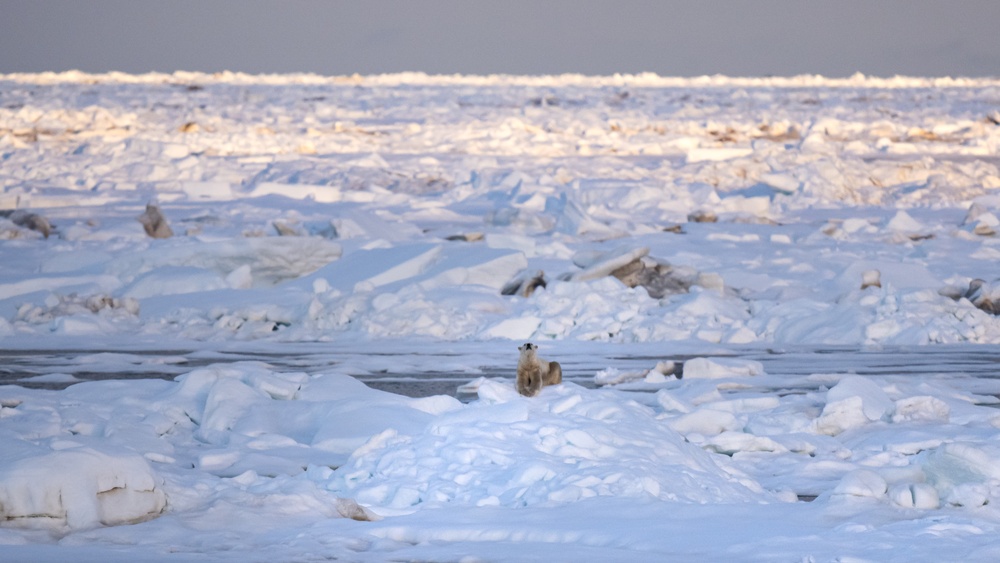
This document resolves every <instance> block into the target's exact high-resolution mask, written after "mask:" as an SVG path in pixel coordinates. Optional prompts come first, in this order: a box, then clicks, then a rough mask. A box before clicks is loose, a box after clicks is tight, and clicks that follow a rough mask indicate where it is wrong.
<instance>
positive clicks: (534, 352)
mask: <svg viewBox="0 0 1000 563" xmlns="http://www.w3.org/2000/svg"><path fill="white" fill-rule="evenodd" d="M517 349H518V350H520V352H521V357H520V358H519V359H518V360H517V392H518V393H520V394H522V395H524V396H525V397H534V396H535V395H537V394H538V392H539V391H541V390H542V387H544V386H546V385H556V384H558V383H562V366H560V365H559V362H547V361H545V360H543V359H541V358H539V357H538V346H535V345H534V344H532V343H531V342H528V343H526V344H524V345H523V346H518V347H517Z"/></svg>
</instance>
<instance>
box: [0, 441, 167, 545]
mask: <svg viewBox="0 0 1000 563" xmlns="http://www.w3.org/2000/svg"><path fill="white" fill-rule="evenodd" d="M165 505H166V497H165V495H164V493H163V490H162V489H161V487H160V479H159V478H158V477H157V476H156V474H155V473H154V472H153V470H152V468H151V467H150V466H149V462H148V461H146V459H145V458H143V457H142V456H141V455H139V454H136V453H132V452H128V451H124V450H117V449H112V448H102V449H95V448H83V447H77V448H70V449H64V450H59V451H54V452H50V453H46V454H41V455H27V456H24V457H18V456H16V455H15V456H11V455H10V453H6V454H5V458H4V459H3V460H2V461H0V516H2V517H3V518H4V519H7V520H19V521H20V522H22V523H24V524H42V525H44V524H47V523H50V524H55V525H66V526H68V527H69V528H72V529H81V528H91V527H94V526H98V525H101V524H104V525H108V526H114V525H118V524H126V523H132V522H139V521H142V520H146V519H149V518H152V517H155V516H156V515H158V514H159V513H160V512H162V511H163V508H164V506H165Z"/></svg>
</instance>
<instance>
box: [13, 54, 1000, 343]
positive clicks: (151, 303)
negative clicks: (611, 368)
mask: <svg viewBox="0 0 1000 563" xmlns="http://www.w3.org/2000/svg"><path fill="white" fill-rule="evenodd" d="M2 79H3V80H4V83H5V84H6V85H8V86H9V97H10V98H11V100H12V102H11V103H10V104H7V105H6V106H5V107H3V108H0V123H2V124H3V126H2V127H0V133H2V134H0V145H2V146H3V147H5V148H4V149H3V150H4V154H5V161H4V162H5V175H4V178H3V184H2V193H0V207H3V208H7V209H12V208H17V209H18V213H21V214H22V215H23V214H24V213H31V211H30V210H34V211H35V212H37V214H36V216H44V218H45V220H46V222H47V223H50V224H51V225H50V226H51V227H52V229H53V230H52V231H51V233H52V234H53V235H57V236H58V241H54V240H51V239H52V238H54V237H52V236H50V240H43V239H42V238H41V236H40V235H38V234H37V233H35V231H31V230H29V229H27V228H25V227H23V226H19V225H17V224H15V223H13V222H10V221H9V220H8V219H3V218H0V239H9V241H8V242H7V244H5V245H4V250H3V252H4V256H3V258H4V263H5V264H8V265H10V267H8V268H6V269H5V272H4V275H3V277H2V279H0V299H2V300H0V317H2V318H3V319H4V323H5V324H4V326H5V327H6V326H7V325H11V326H10V329H9V330H8V329H6V328H5V329H4V330H3V333H4V334H8V333H10V334H13V335H21V336H24V337H33V336H37V335H40V334H47V333H50V332H53V331H54V332H57V333H63V332H66V333H67V334H71V333H76V334H87V333H90V332H92V331H91V330H86V329H85V328H84V327H87V326H91V327H93V329H94V330H106V331H111V332H119V333H122V334H133V333H139V334H143V335H146V336H149V337H156V336H157V335H163V334H178V335H180V336H182V337H184V338H194V339H231V338H236V339H245V338H265V337H266V338H278V339H283V340H311V339H316V338H325V337H328V336H329V334H330V333H331V332H342V331H347V332H352V333H359V334H362V335H367V336H374V337H381V336H387V335H393V336H401V335H407V334H411V335H423V336H434V337H437V338H442V339H491V338H534V339H545V338H556V339H567V338H568V339H600V340H612V341H622V342H629V341H638V342H642V341H658V340H677V339H691V340H703V341H709V342H724V343H734V344H742V343H752V342H768V343H770V342H775V343H785V344H790V343H810V344H819V343H823V344H924V343H935V342H963V341H971V342H997V341H1000V325H998V321H997V320H996V319H995V318H994V317H992V316H990V315H982V314H978V313H977V312H976V311H975V310H974V308H972V307H970V303H969V301H968V300H962V299H961V297H962V295H961V293H962V292H960V293H959V295H958V297H957V298H956V299H954V300H949V299H948V298H947V295H938V294H937V292H939V291H942V292H944V293H946V294H948V295H951V294H950V293H948V292H949V291H950V290H949V288H950V287H953V286H957V287H960V288H964V287H968V285H969V282H970V281H973V280H976V279H981V280H984V283H986V284H989V283H991V280H994V279H997V278H998V277H1000V270H997V269H996V268H994V267H993V266H992V265H991V264H992V258H995V255H996V254H997V253H996V250H995V248H994V247H995V244H994V243H995V240H994V238H993V234H992V231H991V229H992V227H991V225H994V223H995V222H996V221H994V219H995V217H994V216H993V215H994V211H995V210H996V209H997V208H998V200H997V199H996V197H995V196H993V195H992V190H994V189H996V188H997V187H1000V173H998V172H997V169H996V166H995V165H993V164H991V162H990V161H989V160H988V159H980V158H978V157H980V156H988V155H990V154H993V153H994V152H995V148H996V145H997V139H998V135H1000V133H998V131H997V127H996V126H995V124H993V123H992V122H990V121H988V119H984V117H983V116H985V115H988V114H990V111H992V108H990V107H988V104H985V103H984V102H983V101H982V100H983V95H982V93H983V92H986V91H988V90H989V89H990V88H993V87H995V85H994V84H993V83H991V82H989V81H984V80H973V81H967V80H938V79H935V80H929V79H904V78H899V79H894V80H883V79H876V78H868V77H852V78H850V79H845V80H825V79H818V78H816V77H797V78H791V79H730V78H722V77H713V78H701V79H688V80H680V79H672V78H662V77H656V76H651V75H638V76H618V77H607V78H588V77H579V76H562V77H548V78H525V77H489V78H479V77H428V76H424V75H419V74H412V75H410V74H407V75H394V76H383V77H364V78H358V79H357V80H353V79H352V80H350V81H346V82H340V81H337V80H331V79H325V78H322V77H313V76H288V77H284V78H279V77H258V78H253V77H248V76H244V75H238V74H230V73H223V74H220V75H217V76H207V75H200V74H196V73H195V74H192V73H178V74H175V75H146V76H136V77H133V76H127V75H119V74H112V75H95V76H89V75H82V74H79V73H66V74H60V75H11V76H7V77H2ZM255 80H256V81H257V82H256V83H255ZM411 80H412V81H413V82H410V81H411ZM359 88H360V89H359ZM927 88H944V89H947V93H944V90H934V89H930V90H928V89H927ZM83 89H89V90H88V92H90V93H89V94H88V96H87V97H86V99H88V100H91V103H93V104H94V105H92V106H89V107H86V108H76V107H72V105H69V104H68V103H67V102H66V101H65V100H66V99H67V98H66V97H65V96H64V95H63V93H64V92H80V91H82V90H83ZM237 90H239V91H246V92H249V93H252V94H253V95H249V96H245V97H242V98H240V97H235V98H234V97H231V96H230V94H231V93H232V92H234V91H237ZM265 90H266V91H267V92H268V95H267V96H257V94H259V93H261V92H264V91H265ZM918 93H919V95H921V96H924V97H923V98H921V100H922V101H921V102H920V103H919V104H917V103H915V102H913V101H912V100H913V99H914V98H913V96H915V95H917V94H918ZM732 96H736V97H737V98H736V99H739V100H744V101H746V103H743V102H741V103H737V104H733V103H731V102H730V98H731V97H732ZM304 99H305V100H312V101H303V100H304ZM536 99H545V100H549V101H548V102H546V103H545V104H543V105H536V104H533V103H532V102H531V100H536ZM372 100H378V103H377V104H373V103H372ZM749 100H753V103H752V104H750V105H746V104H748V103H749ZM14 101H16V102H17V103H14ZM133 102H135V103H133ZM550 102H551V103H550ZM562 102H565V103H562ZM570 102H572V103H570ZM873 103H875V104H876V107H875V109H872V108H873V106H872V104H873ZM137 107H140V108H144V109H141V110H136V108H137ZM196 107H197V110H195V108H196ZM177 108H181V109H177ZM413 108H419V109H416V110H415V109H413ZM414 112H415V113H414ZM889 115H893V116H895V117H894V118H889V117H887V116H889ZM307 145H308V146H307ZM307 149H308V150H307ZM149 201H158V202H159V206H158V207H157V209H159V210H160V211H161V212H162V214H163V215H164V216H165V218H166V219H167V220H168V221H169V222H170V224H171V225H172V227H173V230H174V231H176V232H175V236H174V237H172V238H170V239H163V240H145V239H144V238H143V237H142V229H141V226H140V225H138V224H137V223H136V221H135V217H136V216H137V215H138V214H139V212H140V211H141V210H142V209H143V208H144V206H145V205H146V204H147V203H148V202H149ZM697 212H705V213H708V214H710V215H712V216H713V217H715V218H716V221H717V222H714V223H685V220H686V218H687V217H689V216H691V215H692V214H694V213H697ZM963 214H964V216H965V218H964V220H963V219H962V215H963ZM279 232H280V233H281V234H284V235H289V236H280V237H279V236H276V235H277V234H279ZM466 232H476V234H477V237H476V238H472V239H465V238H461V239H455V238H454V237H455V235H457V234H461V233H466ZM331 238H334V239H336V240H335V241H334V240H330V239H331ZM463 244H464V245H467V248H468V250H460V249H459V248H460V247H461V246H462V245H463ZM421 247H422V248H426V249H427V251H428V252H431V253H432V254H427V255H426V256H424V258H422V259H420V260H418V261H416V262H409V260H410V258H415V257H409V258H408V257H407V256H406V253H407V252H409V251H410V250H414V249H417V248H421ZM394 248H395V249H396V250H392V249H394ZM432 248H433V250H431V249H432ZM487 248H489V249H494V250H499V249H508V250H512V251H515V253H516V252H520V253H521V254H522V255H523V256H522V257H520V258H518V257H516V256H511V257H509V258H507V259H504V260H499V261H494V260H493V255H489V254H487V250H486V249H487ZM406 249H410V250H406ZM647 249H648V251H647ZM29 250H30V252H29ZM378 251H382V252H378ZM29 254H30V255H31V257H29V256H28V255H29ZM355 254H356V256H355V257H354V258H351V256H352V255H355ZM594 254H604V255H605V260H604V261H603V262H600V261H599V262H597V263H595V262H590V263H589V264H587V265H586V266H584V267H581V266H580V265H579V264H581V263H584V262H581V261H580V260H579V259H578V258H579V257H580V256H585V255H594ZM35 256H37V257H38V258H34V257H35ZM338 257H342V258H343V259H344V260H345V261H348V260H353V263H355V264H359V263H363V267H362V268H363V271H364V272H367V273H365V274H362V273H361V272H344V271H339V272H335V271H334V270H335V268H334V269H333V270H330V275H328V276H325V277H322V276H320V277H313V278H311V280H312V281H315V282H316V285H315V286H314V287H312V288H309V287H305V285H304V284H302V283H298V284H296V283H295V282H296V281H297V280H301V279H303V276H307V275H308V274H310V273H311V272H314V271H316V270H319V269H321V268H324V267H329V268H333V264H335V263H336V260H338ZM421 260H422V261H421ZM636 260H639V261H638V262H636ZM618 262H621V263H620V264H619V263H618ZM446 263H448V264H450V266H448V271H447V273H445V271H444V270H443V269H442V268H444V267H445V266H444V264H446ZM171 267H173V268H175V269H171ZM177 267H183V268H193V269H187V270H179V269H176V268H177ZM435 268H437V271H438V273H439V274H441V275H440V277H438V279H437V280H435V281H434V282H430V281H428V279H429V277H430V272H431V270H434V269H435ZM621 269H624V270H621ZM625 270H635V271H625ZM872 270H878V271H879V273H880V274H881V276H880V277H881V286H882V287H881V288H879V287H877V286H876V285H875V284H866V285H868V286H869V287H868V288H867V289H865V290H864V291H861V290H860V289H859V288H860V287H861V285H862V284H863V280H864V279H865V278H864V275H865V274H866V273H868V272H870V271H872ZM615 271H617V272H618V277H619V278H620V279H622V280H623V281H624V282H625V286H626V287H624V288H623V287H621V286H619V285H615V284H613V283H608V282H606V281H602V280H601V278H602V277H603V276H605V275H606V274H608V273H613V272H615ZM537 272H541V279H542V280H544V281H545V283H546V287H545V288H544V289H543V291H540V292H537V293H534V294H533V295H532V296H531V297H523V296H516V293H517V292H516V291H515V292H514V294H513V295H515V296H514V297H510V298H497V297H496V295H495V294H493V289H494V287H496V286H498V285H499V286H501V287H502V285H503V284H505V283H506V282H509V281H512V280H514V279H517V276H518V275H525V276H529V275H531V276H533V277H535V278H538V276H535V275H534V274H533V273H537ZM677 273H681V274H682V275H680V276H679V277H678V278H676V279H675V278H672V277H671V276H672V275H674V274H677ZM699 274H700V275H699ZM340 276H345V277H343V278H341V277H340ZM321 277H322V280H325V281H319V280H320V278H321ZM366 279H368V280H370V281H371V282H372V285H371V286H369V285H368V284H367V283H362V282H365V280H366ZM389 279H392V280H393V281H394V282H395V283H391V284H390V283H383V281H384V280H389ZM347 280H353V283H350V282H349V281H347ZM570 282H573V283H570ZM539 286H540V284H535V285H533V287H539ZM269 287H270V288H273V291H271V292H267V291H261V290H264V289H267V288H269ZM689 289H690V290H691V291H690V292H688V290H689ZM248 290H253V291H252V292H247V291H248ZM705 290H709V291H705ZM720 290H721V291H722V295H721V296H716V295H714V294H712V292H714V291H720ZM71 295H73V296H74V297H72V299H80V300H87V299H89V298H91V297H92V296H97V295H107V296H109V297H111V298H112V299H121V298H125V297H128V296H133V297H136V298H138V299H140V301H142V303H140V309H141V313H139V314H135V315H133V319H132V322H106V321H107V319H87V318H86V314H85V313H82V312H76V313H68V312H67V311H66V310H65V308H63V309H59V308H55V307H51V306H46V305H44V302H45V301H47V300H48V301H50V302H51V301H52V300H53V299H55V300H67V299H70V296H71ZM970 297H972V295H971V294H970ZM569 302H573V303H576V304H578V305H577V306H571V305H569V304H568V303H569ZM394 303H403V304H411V303H412V304H414V305H413V306H412V307H409V308H407V307H395V306H393V305H392V304H394ZM25 304H30V306H31V307H33V308H34V309H33V310H36V312H37V311H41V314H36V313H32V314H27V313H26V312H24V313H21V314H18V313H17V311H18V309H19V308H20V307H21V306H23V305H25ZM419 304H434V305H436V306H437V307H436V311H435V312H434V313H432V314H428V312H427V308H424V307H421V306H419ZM974 304H978V303H974ZM978 305H981V304H978ZM46 307H47V308H46ZM980 308H982V309H984V310H985V311H987V312H989V313H991V312H992V311H991V310H990V309H989V307H987V306H985V305H984V306H982V307H980ZM611 311H614V313H612V312H611ZM390 312H391V313H390ZM94 314H96V315H98V316H99V315H100V314H101V313H94ZM57 317H67V320H56V318H57ZM387 322H388V323H389V324H388V325H386V324H385V323H387Z"/></svg>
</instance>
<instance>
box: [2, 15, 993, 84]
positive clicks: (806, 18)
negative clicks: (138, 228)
mask: <svg viewBox="0 0 1000 563" xmlns="http://www.w3.org/2000/svg"><path fill="white" fill-rule="evenodd" d="M998 23H1000V0H837V1H811V0H755V1H750V0H748V1H735V0H730V1H712V0H685V1H680V0H662V1H654V0H648V1H646V0H634V1H629V0H620V1H611V0H490V1H481V0H431V1H426V0H398V1H391V0H356V1H350V2H348V1H339V0H283V1H262V0H182V1H172V0H171V1H168V0H154V1H150V0H0V73H7V72H36V71H47V70H52V71H61V70H70V69H79V70H84V71H88V72H104V71H110V70H120V71H125V72H133V73H136V72H148V71H163V72H172V71H174V70H195V71H206V72H214V71H219V70H233V71H243V72H250V73H270V72H298V71H303V72H315V73H319V74H328V75H330V74H333V75H340V74H351V73H355V72H357V73H361V74H372V73H383V72H398V71H407V70H417V71H424V72H428V73H432V74H437V73H470V74H489V73H509V74H552V73H563V72H579V73H584V74H611V73H615V72H621V73H634V72H644V71H649V72H655V73H657V74H661V75H679V76H692V75H701V74H717V73H718V74H728V75H736V76H763V75H794V74H803V73H809V74H823V75H827V76H847V75H850V74H853V73H854V72H863V73H865V74H869V75H875V76H891V75H895V74H905V75H915V76H1000V33H998V31H997V28H996V26H997V25H998Z"/></svg>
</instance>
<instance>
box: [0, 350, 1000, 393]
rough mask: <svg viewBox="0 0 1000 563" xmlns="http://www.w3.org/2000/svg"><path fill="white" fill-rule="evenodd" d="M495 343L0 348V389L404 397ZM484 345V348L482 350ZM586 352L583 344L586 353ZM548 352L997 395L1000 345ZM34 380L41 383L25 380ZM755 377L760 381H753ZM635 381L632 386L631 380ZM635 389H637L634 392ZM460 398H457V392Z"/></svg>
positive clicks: (510, 365) (452, 389)
mask: <svg viewBox="0 0 1000 563" xmlns="http://www.w3.org/2000/svg"><path fill="white" fill-rule="evenodd" d="M508 347H509V346H506V347H504V346H498V345H486V344H478V345H469V346H462V345H456V346H453V347H450V348H449V346H448V345H439V346H433V347H429V348H428V349H421V348H420V347H419V346H412V347H411V348H410V349H399V350H398V351H395V352H392V353H386V352H384V351H382V352H379V353H372V352H365V351H352V350H350V349H342V350H331V349H330V347H329V346H326V345H319V344H314V345H298V346H296V347H293V348H291V349H289V350H288V351H281V350H269V351H266V352H258V351H248V350H236V351H233V350H228V351H227V350H207V349H204V348H203V349H200V350H193V349H163V350H150V349H128V350H121V351H110V350H42V349H35V350H31V349H22V350H0V385H6V384H14V385H20V386H23V387H28V388H36V389H63V388H65V387H68V386H69V385H72V384H73V383H76V382H78V381H92V380H104V379H119V380H122V379H150V378H159V379H173V378H175V377H176V376H178V375H181V374H184V373H187V372H189V371H192V370H194V369H197V368H199V367H204V366H208V365H212V364H227V363H235V362H243V361H257V362H263V363H266V364H267V365H268V366H269V367H270V369H272V370H274V371H279V372H305V373H309V374H320V373H324V372H331V371H335V372H338V373H348V374H350V375H353V376H354V377H356V378H357V379H359V380H361V381H363V382H364V383H365V384H367V385H369V386H370V387H373V388H375V389H380V390H384V391H390V392H392V393H397V394H401V395H406V396H410V397H426V396H431V395H452V396H460V395H459V393H458V392H457V389H458V387H459V386H460V385H462V384H464V383H467V382H469V381H471V380H473V379H475V378H477V377H481V376H485V377H506V378H510V379H513V377H514V366H515V364H516V361H517V357H516V351H514V352H511V351H510V350H507V348H508ZM484 350H485V351H484ZM588 350H589V349H588ZM558 352H559V350H558V349H556V354H557V355H556V356H555V357H554V358H553V359H556V358H558V360H559V361H560V363H561V364H562V366H563V374H564V380H566V381H572V382H574V383H576V384H579V385H582V386H584V387H594V374H595V373H597V372H598V371H600V370H602V369H606V368H608V367H614V368H617V369H619V370H621V371H641V370H644V369H649V368H651V367H653V366H654V365H655V364H656V363H657V362H659V361H663V360H672V361H674V362H675V363H676V365H677V370H676V371H677V373H678V375H680V373H681V366H682V365H683V362H684V361H685V360H687V359H689V358H690V357H693V356H728V357H738V358H746V359H750V360H755V361H759V362H761V363H762V364H763V366H764V370H765V372H766V373H767V375H768V377H767V378H754V379H753V380H752V381H754V382H755V385H762V386H763V387H764V388H762V389H761V390H762V391H766V390H774V389H776V388H778V387H781V388H783V389H784V390H785V391H788V390H795V389H810V388H818V387H819V386H820V385H821V384H822V383H817V382H816V380H815V378H813V379H809V378H808V377H807V376H809V375H811V374H857V375H879V376H906V377H914V376H922V377H927V378H956V377H961V378H963V379H965V380H966V381H965V382H964V383H963V388H968V389H970V390H971V391H974V392H981V393H984V394H986V395H994V396H995V395H1000V346H993V345H979V346H964V345H963V346H959V345H954V346H951V345H940V346H922V347H911V348H895V349H857V348H812V349H806V348H789V349H777V348H756V349H733V350H721V351H720V350H716V351H715V352H714V353H702V354H673V355H671V354H663V355H659V354H650V353H649V347H648V346H628V345H622V346H620V347H616V346H613V345H606V344H605V345H600V346H597V345H595V346H594V348H593V352H588V353H587V354H581V353H579V346H578V348H577V350H576V353H568V352H564V353H563V355H558ZM39 376H42V377H43V379H41V380H39V379H33V378H38V377H39ZM758 382H759V383H758ZM640 387H641V386H640ZM640 390H641V389H640ZM460 398H462V397H461V396H460Z"/></svg>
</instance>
